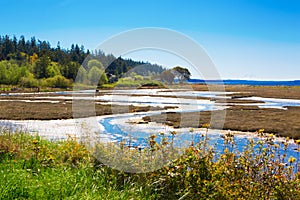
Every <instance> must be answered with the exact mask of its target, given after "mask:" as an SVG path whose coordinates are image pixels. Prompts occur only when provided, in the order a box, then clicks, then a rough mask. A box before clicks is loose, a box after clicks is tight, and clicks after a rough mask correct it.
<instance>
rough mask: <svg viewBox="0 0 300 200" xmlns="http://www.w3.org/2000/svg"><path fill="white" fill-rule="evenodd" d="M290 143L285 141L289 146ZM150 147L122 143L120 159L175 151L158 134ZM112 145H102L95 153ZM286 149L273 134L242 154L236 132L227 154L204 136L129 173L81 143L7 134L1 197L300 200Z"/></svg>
mask: <svg viewBox="0 0 300 200" xmlns="http://www.w3.org/2000/svg"><path fill="white" fill-rule="evenodd" d="M174 137H176V135H175V134H174ZM299 144H300V141H299ZM287 146H288V142H287V141H284V142H283V147H282V148H287ZM149 147H150V148H149V149H148V150H144V151H140V150H139V149H130V148H128V147H126V146H124V144H121V145H120V146H119V147H118V153H120V152H122V156H119V157H118V160H119V162H126V161H127V162H128V159H129V160H130V158H131V157H132V155H136V154H137V153H138V154H139V155H141V154H144V153H145V155H146V154H147V155H149V154H154V153H155V152H158V151H160V150H162V149H166V148H171V147H172V141H169V142H167V141H162V143H161V144H158V143H156V142H155V137H154V136H152V137H151V138H150V139H149ZM298 147H299V146H298ZM104 148H107V146H103V145H98V147H97V148H95V153H97V151H98V152H99V151H101V152H103V151H102V150H105V149H104ZM172 148H173V147H172ZM279 148H281V147H280V146H277V145H276V144H275V143H274V142H273V138H272V136H267V139H265V140H260V141H258V142H255V141H253V140H249V144H248V145H247V147H246V148H245V149H244V151H243V152H238V151H237V150H236V148H235V144H234V135H233V134H230V133H228V134H226V135H224V150H223V152H221V153H220V154H219V153H217V152H215V150H214V148H213V147H210V146H208V145H207V137H206V136H205V135H203V140H201V141H200V142H199V143H197V144H191V146H190V147H188V148H186V149H184V150H183V149H181V151H184V153H183V154H182V156H180V157H179V158H177V159H174V160H171V161H170V162H169V163H168V164H167V165H165V166H164V167H162V168H161V169H157V170H155V171H150V172H145V173H126V172H124V171H119V170H115V169H112V168H110V167H108V166H105V165H104V164H103V163H102V162H101V161H99V160H97V159H95V158H94V157H93V155H92V154H91V153H90V151H87V150H86V148H85V146H84V144H81V143H79V142H77V140H76V139H74V138H69V139H68V140H66V141H57V142H50V141H48V140H45V139H42V138H40V137H37V136H30V135H28V134H26V133H21V132H16V133H10V132H9V131H1V134H0V199H300V174H299V172H298V173H295V167H297V165H298V164H299V158H285V154H284V153H283V154H279V155H278V152H282V151H279ZM282 150H283V152H284V149H282ZM298 150H299V149H298ZM106 151H107V150H106ZM114 151H115V150H114ZM161 152H164V151H161ZM164 153H165V152H164ZM101 155H104V156H105V155H107V154H106V153H104V154H101ZM157 155H158V156H162V155H161V154H157ZM164 155H168V154H164ZM141 156H142V155H141ZM115 161H116V160H114V162H115ZM148 162H149V163H151V162H150V161H148ZM129 163H130V162H129ZM132 164H134V163H132Z"/></svg>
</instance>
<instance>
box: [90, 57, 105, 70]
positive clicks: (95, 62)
mask: <svg viewBox="0 0 300 200" xmlns="http://www.w3.org/2000/svg"><path fill="white" fill-rule="evenodd" d="M92 67H97V68H98V69H101V70H103V69H104V66H103V64H102V63H101V62H100V61H99V60H96V59H92V60H89V62H88V70H90V69H92Z"/></svg>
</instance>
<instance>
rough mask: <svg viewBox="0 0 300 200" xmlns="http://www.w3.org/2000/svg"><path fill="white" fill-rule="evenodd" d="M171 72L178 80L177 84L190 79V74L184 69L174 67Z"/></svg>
mask: <svg viewBox="0 0 300 200" xmlns="http://www.w3.org/2000/svg"><path fill="white" fill-rule="evenodd" d="M172 70H173V72H174V74H175V77H176V78H177V79H178V81H179V82H183V81H186V80H189V79H190V77H191V73H190V72H189V70H188V69H186V68H183V67H180V66H176V67H174V68H173V69H172Z"/></svg>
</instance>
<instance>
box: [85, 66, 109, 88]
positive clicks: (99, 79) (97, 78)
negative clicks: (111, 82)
mask: <svg viewBox="0 0 300 200" xmlns="http://www.w3.org/2000/svg"><path fill="white" fill-rule="evenodd" d="M88 79H89V81H90V83H91V84H92V85H102V84H105V83H107V82H108V79H107V76H106V74H105V71H104V70H103V69H102V70H101V69H99V68H98V67H96V66H93V67H92V68H91V69H90V70H89V73H88Z"/></svg>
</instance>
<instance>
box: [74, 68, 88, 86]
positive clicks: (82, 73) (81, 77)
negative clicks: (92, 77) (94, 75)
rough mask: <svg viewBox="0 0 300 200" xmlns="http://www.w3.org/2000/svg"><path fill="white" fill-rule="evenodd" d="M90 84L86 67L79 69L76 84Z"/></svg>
mask: <svg viewBox="0 0 300 200" xmlns="http://www.w3.org/2000/svg"><path fill="white" fill-rule="evenodd" d="M87 82H88V73H87V71H86V70H85V69H84V67H82V66H81V67H79V69H78V72H77V75H76V83H81V84H87Z"/></svg>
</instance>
